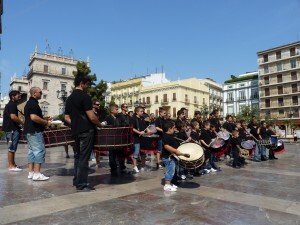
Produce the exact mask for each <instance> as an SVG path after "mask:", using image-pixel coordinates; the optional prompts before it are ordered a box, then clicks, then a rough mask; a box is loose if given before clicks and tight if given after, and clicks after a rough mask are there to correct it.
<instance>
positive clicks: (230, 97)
mask: <svg viewBox="0 0 300 225" xmlns="http://www.w3.org/2000/svg"><path fill="white" fill-rule="evenodd" d="M227 101H233V93H232V92H229V93H227Z"/></svg>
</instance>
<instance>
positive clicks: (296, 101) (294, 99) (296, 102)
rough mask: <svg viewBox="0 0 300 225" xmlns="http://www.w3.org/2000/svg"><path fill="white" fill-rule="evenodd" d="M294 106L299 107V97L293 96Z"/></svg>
mask: <svg viewBox="0 0 300 225" xmlns="http://www.w3.org/2000/svg"><path fill="white" fill-rule="evenodd" d="M292 102H293V105H298V96H292Z"/></svg>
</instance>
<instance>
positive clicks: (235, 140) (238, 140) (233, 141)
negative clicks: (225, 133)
mask: <svg viewBox="0 0 300 225" xmlns="http://www.w3.org/2000/svg"><path fill="white" fill-rule="evenodd" d="M241 143H242V140H241V138H239V137H238V138H234V137H233V138H231V148H232V151H237V152H238V151H239V149H238V147H237V145H239V146H240V148H241Z"/></svg>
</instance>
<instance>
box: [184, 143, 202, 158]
mask: <svg viewBox="0 0 300 225" xmlns="http://www.w3.org/2000/svg"><path fill="white" fill-rule="evenodd" d="M178 150H179V151H180V152H182V153H185V154H189V155H190V158H187V157H184V156H182V155H181V156H178V158H180V159H182V160H186V161H194V160H198V159H200V158H201V157H202V156H203V149H202V147H201V146H200V145H198V144H196V143H184V144H182V145H180V146H179V148H178Z"/></svg>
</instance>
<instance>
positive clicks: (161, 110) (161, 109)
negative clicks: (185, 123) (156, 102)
mask: <svg viewBox="0 0 300 225" xmlns="http://www.w3.org/2000/svg"><path fill="white" fill-rule="evenodd" d="M164 111H165V112H167V110H166V109H164V108H162V107H160V108H159V113H162V112H164Z"/></svg>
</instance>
